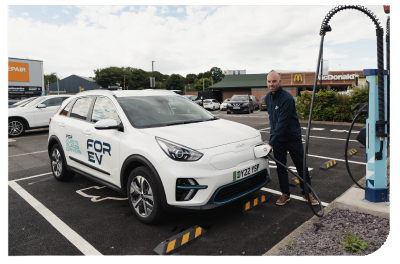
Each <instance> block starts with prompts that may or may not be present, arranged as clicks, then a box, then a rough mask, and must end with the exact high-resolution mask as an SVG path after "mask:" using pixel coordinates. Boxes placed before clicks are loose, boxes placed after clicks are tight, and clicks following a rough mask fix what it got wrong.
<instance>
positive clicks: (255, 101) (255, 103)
mask: <svg viewBox="0 0 400 264" xmlns="http://www.w3.org/2000/svg"><path fill="white" fill-rule="evenodd" d="M250 98H251V99H252V100H253V104H254V107H253V111H254V110H256V109H260V102H259V101H258V100H257V98H256V97H255V96H254V95H250Z"/></svg>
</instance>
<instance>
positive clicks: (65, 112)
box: [60, 100, 75, 116]
mask: <svg viewBox="0 0 400 264" xmlns="http://www.w3.org/2000/svg"><path fill="white" fill-rule="evenodd" d="M74 102H75V100H71V102H69V103H68V104H67V105H66V106H65V107H64V109H63V110H62V111H61V112H60V115H64V116H66V115H68V113H69V112H70V110H71V107H72V105H73V104H74Z"/></svg>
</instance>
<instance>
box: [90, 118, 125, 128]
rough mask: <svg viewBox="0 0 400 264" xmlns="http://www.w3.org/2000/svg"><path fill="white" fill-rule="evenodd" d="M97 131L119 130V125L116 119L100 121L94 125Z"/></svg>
mask: <svg viewBox="0 0 400 264" xmlns="http://www.w3.org/2000/svg"><path fill="white" fill-rule="evenodd" d="M94 128H95V129H99V130H105V129H118V128H119V126H118V123H117V121H115V120H114V119H103V120H99V121H97V122H96V124H94Z"/></svg>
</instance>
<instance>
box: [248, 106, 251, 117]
mask: <svg viewBox="0 0 400 264" xmlns="http://www.w3.org/2000/svg"><path fill="white" fill-rule="evenodd" d="M247 113H248V114H249V115H250V114H251V113H252V110H250V106H249V111H248V112H247Z"/></svg>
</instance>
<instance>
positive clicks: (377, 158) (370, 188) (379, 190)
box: [364, 69, 389, 203]
mask: <svg viewBox="0 0 400 264" xmlns="http://www.w3.org/2000/svg"><path fill="white" fill-rule="evenodd" d="M384 74H385V77H384V98H385V102H384V112H385V120H387V74H388V72H387V71H385V72H384ZM364 76H366V79H367V83H368V87H369V99H368V118H367V122H366V125H367V130H366V152H367V153H366V155H367V165H366V166H367V170H366V179H367V181H366V186H365V200H367V201H369V202H374V203H380V202H383V203H385V202H388V201H389V197H388V185H387V169H386V160H387V137H378V136H376V134H377V130H378V127H377V125H376V124H377V121H378V120H379V101H378V92H379V91H378V89H379V88H378V70H375V69H372V70H364ZM385 123H386V122H385ZM386 124H387V123H386ZM385 134H386V133H385ZM386 135H387V134H386Z"/></svg>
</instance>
